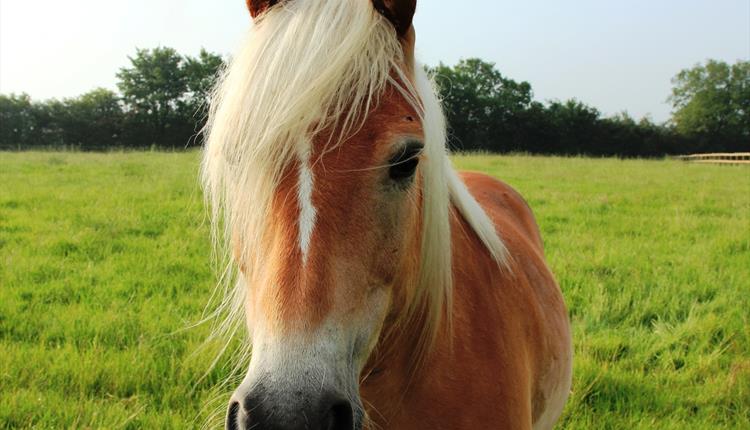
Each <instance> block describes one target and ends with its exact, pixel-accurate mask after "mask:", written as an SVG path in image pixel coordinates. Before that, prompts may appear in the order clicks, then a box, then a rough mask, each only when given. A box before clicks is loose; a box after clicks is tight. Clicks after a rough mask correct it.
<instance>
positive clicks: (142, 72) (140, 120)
mask: <svg viewBox="0 0 750 430" xmlns="http://www.w3.org/2000/svg"><path fill="white" fill-rule="evenodd" d="M130 62H131V65H130V67H125V68H122V69H120V71H119V72H118V73H117V78H118V80H119V82H118V84H117V86H118V88H119V89H120V91H121V92H122V96H123V100H124V101H125V108H126V112H127V113H128V125H127V126H126V131H127V136H126V137H125V140H126V141H129V142H131V144H132V145H134V146H144V145H149V144H152V145H153V144H155V145H160V146H169V147H184V146H187V145H188V144H189V143H190V142H191V141H192V139H191V138H192V137H194V136H196V134H197V131H198V130H200V129H201V128H202V125H203V122H204V121H205V115H204V113H205V111H204V109H203V108H204V105H205V102H206V99H207V97H208V94H209V92H210V89H211V87H212V86H213V82H214V79H215V77H216V75H217V74H218V71H219V69H220V68H221V66H222V64H223V60H222V58H221V56H219V55H216V54H212V53H209V52H207V51H206V50H201V52H200V54H199V55H198V57H197V58H192V57H188V56H182V55H180V54H179V53H177V51H175V50H174V49H172V48H164V47H160V48H154V49H150V50H149V49H139V50H137V52H136V55H135V56H134V57H130Z"/></svg>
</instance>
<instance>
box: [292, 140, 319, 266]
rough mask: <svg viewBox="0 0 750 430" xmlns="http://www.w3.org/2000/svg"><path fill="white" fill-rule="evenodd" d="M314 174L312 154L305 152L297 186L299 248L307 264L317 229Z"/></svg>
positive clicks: (300, 163)
mask: <svg viewBox="0 0 750 430" xmlns="http://www.w3.org/2000/svg"><path fill="white" fill-rule="evenodd" d="M312 193H313V172H312V168H311V167H310V152H309V148H308V150H307V151H305V150H303V151H302V152H301V154H300V160H299V180H298V184H297V201H299V248H300V250H301V251H302V261H303V262H304V263H307V256H308V254H309V253H310V242H311V240H312V234H313V230H314V229H315V218H316V216H317V211H316V210H315V206H314V205H313V202H312Z"/></svg>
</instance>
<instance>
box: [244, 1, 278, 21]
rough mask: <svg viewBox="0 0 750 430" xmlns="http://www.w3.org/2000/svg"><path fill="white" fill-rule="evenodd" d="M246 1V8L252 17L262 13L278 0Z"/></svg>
mask: <svg viewBox="0 0 750 430" xmlns="http://www.w3.org/2000/svg"><path fill="white" fill-rule="evenodd" d="M245 1H246V2H247V9H248V10H249V11H250V15H251V16H252V17H253V19H255V18H257V17H258V15H260V14H262V13H263V12H265V11H266V9H268V8H269V7H271V6H273V5H275V4H276V3H278V2H279V0H245Z"/></svg>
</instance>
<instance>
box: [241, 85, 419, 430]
mask: <svg viewBox="0 0 750 430" xmlns="http://www.w3.org/2000/svg"><path fill="white" fill-rule="evenodd" d="M331 141H332V140H331V139H330V136H326V135H321V136H318V137H317V138H316V139H315V141H314V142H313V143H312V145H311V150H310V152H309V153H303V154H301V155H300V157H299V159H298V160H297V161H296V162H295V163H294V164H293V165H291V166H289V167H288V169H287V172H285V174H284V179H283V180H282V182H281V184H280V186H279V187H278V189H277V190H276V194H275V197H274V200H273V204H272V206H273V207H272V210H271V214H272V216H273V219H272V220H270V222H269V231H268V233H267V235H266V238H265V242H264V246H263V248H264V249H262V250H259V251H258V252H261V253H263V254H265V255H264V256H263V257H262V260H263V265H262V266H263V267H262V268H260V269H258V270H256V271H254V272H253V274H247V273H246V276H245V277H244V280H243V281H244V282H245V283H246V288H247V303H246V306H247V315H248V327H249V330H250V333H251V336H252V338H253V354H252V359H251V363H250V368H249V371H248V374H247V376H246V378H245V380H244V382H243V383H242V385H241V386H240V387H239V388H238V390H237V391H236V393H235V395H234V396H233V401H232V403H231V404H230V409H229V417H228V421H227V422H228V428H232V426H231V425H230V424H232V425H237V426H240V425H245V424H242V423H247V424H249V425H248V427H250V426H252V425H254V424H255V425H258V427H257V428H294V429H296V428H313V429H316V428H325V429H328V428H331V429H338V428H342V429H352V428H360V427H361V423H362V421H363V418H364V411H363V407H362V404H361V401H360V399H359V381H360V378H362V377H363V376H366V375H362V371H363V368H365V365H366V364H367V362H368V358H369V357H370V356H371V353H372V351H373V349H374V347H375V345H376V344H377V342H378V339H379V336H380V334H381V330H382V327H383V325H384V321H385V320H386V318H387V317H388V316H389V314H391V313H395V309H396V308H397V307H398V303H400V302H401V300H400V297H401V294H400V293H403V291H404V289H405V286H406V285H407V284H408V283H410V282H411V281H413V278H414V276H415V275H416V271H417V266H418V258H419V257H418V256H419V245H420V232H421V229H420V220H421V211H420V201H421V195H420V187H419V182H420V179H419V177H420V175H419V163H420V161H421V160H422V158H423V157H424V156H423V155H422V148H423V132H422V126H421V123H420V121H419V118H418V117H417V114H416V113H415V112H414V111H413V110H412V108H411V107H410V105H409V104H408V103H407V102H406V100H405V99H404V98H403V97H402V96H401V95H400V94H399V93H398V92H397V91H395V90H392V89H391V90H388V91H386V93H385V94H384V95H383V97H382V98H381V100H380V103H379V104H378V106H377V107H376V108H375V109H374V110H372V111H371V112H370V114H369V115H368V117H367V119H366V121H365V123H364V126H363V127H362V128H361V129H359V131H358V132H357V133H356V135H354V136H353V137H351V138H350V139H346V140H345V141H344V142H342V143H340V144H339V145H337V146H335V147H329V143H330V142H331ZM239 263H240V265H242V263H243V262H241V261H240V262H239ZM237 423H240V424H237ZM237 428H243V427H237Z"/></svg>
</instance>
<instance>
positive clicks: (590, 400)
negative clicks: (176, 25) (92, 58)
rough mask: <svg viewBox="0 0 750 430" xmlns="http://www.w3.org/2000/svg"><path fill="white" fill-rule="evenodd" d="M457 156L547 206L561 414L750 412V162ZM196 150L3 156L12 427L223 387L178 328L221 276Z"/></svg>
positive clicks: (1, 210) (3, 374)
mask: <svg viewBox="0 0 750 430" xmlns="http://www.w3.org/2000/svg"><path fill="white" fill-rule="evenodd" d="M455 162H456V164H457V165H458V166H459V167H461V168H465V169H471V170H480V171H484V172H487V173H489V174H492V175H494V176H496V177H499V178H501V179H503V180H505V181H506V182H508V183H510V184H511V185H513V186H514V187H516V188H517V189H518V190H519V191H520V192H521V193H522V194H523V195H524V196H525V197H526V198H527V200H528V201H529V204H530V205H531V206H532V208H533V209H534V211H535V213H536V215H537V218H538V222H539V224H540V226H541V229H542V232H543V236H544V239H545V244H546V252H547V256H548V259H549V262H550V264H551V266H552V268H553V271H554V272H555V274H556V275H557V277H558V280H559V282H560V284H561V286H562V289H563V292H564V294H565V297H566V300H567V303H568V306H569V310H570V315H571V319H572V323H573V330H574V336H575V354H576V357H575V359H576V361H575V374H574V387H573V394H572V396H571V400H570V402H569V404H568V406H567V409H566V413H565V415H564V417H563V420H562V422H561V425H560V428H570V429H587V428H596V429H600V428H601V429H621V428H629V429H652V428H653V429H684V428H691V429H692V428H705V429H715V428H726V429H735V428H750V324H749V323H750V321H748V320H749V319H750V311H749V310H748V309H750V169H748V168H742V167H730V166H699V165H689V164H682V163H679V162H673V161H637V160H635V161H621V160H612V159H598V160H593V159H585V158H545V157H525V156H513V157H498V156H487V155H476V156H460V157H457V158H456V159H455ZM197 166H198V157H197V154H195V153H170V154H168V153H137V152H135V153H111V154H86V153H54V152H47V153H39V152H36V153H34V152H29V153H2V152H0V428H32V427H34V428H55V429H57V428H134V429H135V428H194V427H199V425H200V423H202V422H203V420H204V419H205V418H206V417H207V416H208V415H209V414H210V413H211V412H213V410H212V406H210V407H206V404H210V405H221V404H222V403H223V401H224V400H225V398H222V397H221V396H219V397H217V395H216V393H215V392H214V391H213V390H212V387H213V386H214V385H215V384H216V383H217V382H218V381H220V380H221V378H222V376H223V375H224V374H225V372H226V367H225V366H224V364H226V363H222V365H220V366H219V367H217V368H216V369H215V370H214V371H212V372H211V373H210V374H209V375H208V377H207V378H206V379H205V380H202V381H200V382H199V380H200V377H201V376H202V375H203V372H204V371H205V368H206V367H207V365H208V362H209V360H210V359H211V358H212V352H213V351H211V347H210V346H209V349H208V350H202V351H200V350H199V349H198V346H199V345H200V344H201V342H202V341H203V339H204V337H205V335H206V333H207V327H205V326H199V327H197V328H192V329H187V330H184V329H185V328H186V327H188V326H189V325H190V324H191V323H194V322H196V321H198V320H199V319H200V317H201V315H202V312H203V308H204V305H205V303H206V301H207V300H208V297H209V295H210V293H211V291H212V288H213V285H214V278H213V274H212V272H211V267H210V261H211V260H210V255H209V253H210V247H209V243H208V232H207V228H206V225H205V211H204V209H203V205H202V199H201V196H200V191H199V189H198V186H197V179H196V172H197ZM195 351H199V352H197V353H196V352H195ZM217 398H218V400H217V401H215V402H210V401H209V400H211V399H217Z"/></svg>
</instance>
